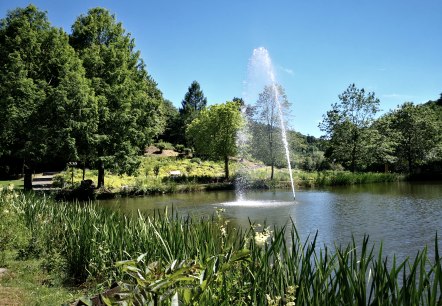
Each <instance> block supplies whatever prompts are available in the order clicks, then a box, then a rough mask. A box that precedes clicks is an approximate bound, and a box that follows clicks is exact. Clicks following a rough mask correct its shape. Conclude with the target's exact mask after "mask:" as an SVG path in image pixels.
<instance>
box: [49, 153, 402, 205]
mask: <svg viewBox="0 0 442 306" xmlns="http://www.w3.org/2000/svg"><path fill="white" fill-rule="evenodd" d="M231 164H232V165H231V172H232V176H231V178H230V180H227V181H226V180H225V179H224V177H223V175H224V173H223V169H224V168H223V164H222V163H219V162H213V161H201V160H200V159H198V158H193V159H185V158H184V159H177V158H175V157H158V156H149V157H143V158H142V162H141V165H140V168H139V170H138V172H137V173H136V174H135V175H133V176H128V175H117V174H113V173H111V172H107V173H106V179H105V188H104V190H103V191H102V192H105V193H110V194H120V195H124V196H137V195H152V194H163V193H177V192H195V191H206V190H222V189H232V188H234V186H233V185H234V184H235V183H238V182H239V183H240V184H242V187H243V188H251V189H260V188H291V185H290V184H289V181H290V176H289V173H288V171H287V169H275V173H274V179H273V180H270V179H269V177H270V167H266V166H264V165H262V164H253V163H249V164H248V165H247V166H246V167H244V165H243V164H239V163H238V162H236V161H232V162H231ZM172 171H179V173H180V175H179V176H175V177H172V176H171V175H170V173H171V172H172ZM97 174H98V173H97V171H96V170H87V171H86V175H85V179H90V180H92V181H96V179H97ZM293 177H294V182H295V185H296V188H312V187H324V186H336V185H354V184H366V183H380V182H393V181H398V180H403V179H404V176H402V175H398V174H393V173H370V172H369V173H352V172H347V171H322V172H303V171H298V170H294V171H293ZM82 179H83V177H82V171H81V170H80V169H74V171H73V182H74V185H72V172H71V170H69V171H65V172H63V173H61V174H60V175H59V176H57V177H56V179H55V181H56V184H57V186H59V187H63V186H64V187H65V188H67V189H70V188H72V186H77V187H78V186H79V185H80V182H81V180H82Z"/></svg>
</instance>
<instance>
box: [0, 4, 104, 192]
mask: <svg viewBox="0 0 442 306" xmlns="http://www.w3.org/2000/svg"><path fill="white" fill-rule="evenodd" d="M0 42H1V43H0V66H1V67H2V73H1V74H0V107H1V108H2V112H1V114H0V131H1V132H0V148H1V149H0V157H1V158H2V161H3V162H7V163H9V164H10V165H11V164H14V163H17V161H19V160H20V161H21V162H22V163H23V168H24V170H25V186H24V187H25V189H30V188H32V185H30V184H31V180H30V174H31V173H32V169H33V167H35V166H36V165H38V164H41V163H51V164H65V163H66V162H67V161H69V160H75V159H77V158H78V157H79V156H82V155H84V154H86V153H87V152H86V150H87V145H86V144H88V143H90V142H91V141H92V138H93V135H94V133H95V131H96V116H97V104H96V99H95V97H94V93H93V91H92V89H91V87H90V82H89V81H88V80H87V79H86V77H85V71H84V69H83V68H82V65H81V61H80V60H79V58H78V57H77V55H76V53H75V51H74V50H73V49H72V47H71V46H70V45H69V41H68V35H67V34H66V33H64V32H63V31H62V30H61V29H56V28H54V27H52V26H51V25H50V23H49V21H48V20H47V17H46V13H44V12H40V11H39V10H38V9H37V8H36V7H35V6H33V5H29V6H28V7H26V8H19V9H16V10H14V11H11V12H9V13H8V15H7V16H6V18H5V19H2V20H1V22H0Z"/></svg>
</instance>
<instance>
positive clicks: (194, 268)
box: [0, 194, 442, 305]
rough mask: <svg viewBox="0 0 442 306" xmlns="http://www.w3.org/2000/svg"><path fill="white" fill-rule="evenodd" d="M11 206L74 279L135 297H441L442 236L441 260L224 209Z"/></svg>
mask: <svg viewBox="0 0 442 306" xmlns="http://www.w3.org/2000/svg"><path fill="white" fill-rule="evenodd" d="M5 205H9V206H8V207H15V208H16V209H15V210H14V213H15V214H17V215H18V216H19V218H20V219H21V220H22V222H23V224H25V225H26V227H28V228H29V230H30V231H32V232H34V233H35V237H37V238H38V243H39V244H40V245H41V246H43V249H45V250H46V251H45V254H47V255H46V256H54V254H59V255H57V256H62V258H63V259H62V260H60V261H59V260H56V261H58V262H59V263H61V264H62V265H63V266H64V267H65V271H66V272H67V273H68V274H67V277H73V278H74V280H75V281H76V282H84V281H85V280H88V281H89V282H93V283H95V284H96V283H97V282H103V283H102V285H103V286H104V287H107V286H108V284H110V283H112V282H114V281H118V282H119V285H120V288H121V289H122V291H121V292H120V294H119V297H120V299H121V298H124V299H126V301H127V302H128V303H129V305H130V303H131V302H135V301H136V300H137V299H140V298H144V299H146V302H147V301H148V300H150V301H154V300H155V299H157V301H158V302H159V301H160V299H162V300H163V301H164V302H166V301H167V302H168V303H170V302H172V303H176V302H177V301H180V300H181V301H183V302H185V303H187V304H190V303H193V304H195V305H220V304H229V305H265V304H267V303H269V304H272V305H274V303H277V301H280V302H281V301H287V304H288V303H289V302H290V303H292V304H290V305H293V303H294V302H296V303H298V304H301V305H324V304H333V305H335V304H336V305H338V304H345V305H354V304H358V305H360V304H363V305H365V304H367V305H390V304H391V305H407V303H410V302H411V303H412V304H413V305H418V304H419V305H435V304H437V301H440V299H442V296H441V294H442V293H441V291H440V286H442V268H441V258H440V254H439V248H438V243H437V241H438V239H437V237H436V238H435V246H434V256H433V258H434V260H430V258H429V256H428V254H427V248H424V249H423V250H422V251H421V252H419V253H418V254H417V255H416V256H415V257H414V258H411V259H410V258H407V259H405V260H404V261H403V262H398V261H397V260H396V258H395V257H393V258H392V259H389V258H388V257H384V255H383V252H382V245H380V246H379V247H377V251H376V252H375V251H374V250H375V247H374V246H373V245H371V244H370V243H369V242H368V237H365V238H364V239H363V241H361V242H360V243H356V242H355V241H354V240H353V241H352V242H350V243H349V244H348V245H346V246H345V245H344V246H335V247H334V248H329V247H327V246H319V245H318V243H317V242H316V238H317V235H316V236H314V237H309V238H307V239H306V240H304V241H301V239H300V237H299V235H298V233H297V231H296V228H295V226H294V224H289V228H273V229H270V228H268V227H266V226H265V225H264V226H261V225H258V224H253V223H252V224H250V227H249V228H247V229H242V230H239V229H235V228H232V227H231V226H229V224H228V223H227V222H226V221H225V220H224V219H223V217H222V212H221V211H218V212H217V215H214V216H213V217H212V218H211V219H209V220H207V219H206V218H203V219H200V220H195V219H191V218H189V217H186V218H182V217H178V216H176V215H175V214H174V212H173V211H172V212H171V213H169V212H168V211H167V210H165V211H164V213H162V214H157V213H156V214H155V215H153V216H152V215H151V216H148V215H144V214H142V213H138V214H137V215H133V216H124V215H122V214H121V213H119V212H117V211H109V210H106V209H103V208H100V207H97V206H94V205H91V204H89V205H78V204H72V203H70V204H69V205H65V203H54V202H52V201H51V200H50V199H47V198H35V197H29V196H25V195H23V194H19V195H18V197H12V198H5V197H4V194H2V195H1V197H0V208H1V209H4V208H5V207H6V206H5ZM207 221H210V222H207ZM0 222H2V219H0ZM141 254H142V255H141ZM140 255H141V256H140ZM134 258H137V259H136V260H134ZM117 262H119V264H117V266H115V264H116V263H117ZM57 265H58V264H57V263H56V262H54V264H51V263H49V264H45V266H46V267H56V266H57ZM89 284H92V283H89ZM115 298H117V297H115ZM174 301H175V302H174ZM108 302H111V301H109V300H108Z"/></svg>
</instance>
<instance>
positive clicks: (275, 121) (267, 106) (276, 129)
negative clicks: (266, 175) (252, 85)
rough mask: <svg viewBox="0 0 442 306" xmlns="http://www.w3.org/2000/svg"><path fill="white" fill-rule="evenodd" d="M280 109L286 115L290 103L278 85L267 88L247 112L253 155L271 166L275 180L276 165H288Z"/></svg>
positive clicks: (271, 174) (271, 176)
mask: <svg viewBox="0 0 442 306" xmlns="http://www.w3.org/2000/svg"><path fill="white" fill-rule="evenodd" d="M278 104H279V105H278ZM279 107H281V113H285V114H286V113H287V112H288V110H289V108H290V103H289V101H288V99H287V95H286V94H285V90H284V88H283V87H282V86H281V85H278V84H276V85H268V86H265V87H264V89H263V91H262V92H261V93H260V94H259V96H258V100H257V102H256V104H255V105H254V106H253V107H251V109H250V110H249V111H246V112H247V113H248V117H249V122H250V124H251V126H250V128H249V130H250V132H251V134H252V143H253V145H252V155H253V156H254V157H255V158H258V159H259V160H262V161H264V163H266V164H267V165H270V167H271V173H270V179H273V175H274V167H275V166H276V165H278V166H282V164H286V159H285V157H284V154H285V153H284V147H283V142H282V137H281V135H282V134H281V123H280V114H279V112H280V110H279ZM284 125H286V123H284Z"/></svg>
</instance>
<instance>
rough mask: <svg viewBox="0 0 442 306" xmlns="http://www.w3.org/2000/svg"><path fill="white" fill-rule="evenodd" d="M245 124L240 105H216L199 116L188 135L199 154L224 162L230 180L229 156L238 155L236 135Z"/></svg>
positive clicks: (231, 103)
mask: <svg viewBox="0 0 442 306" xmlns="http://www.w3.org/2000/svg"><path fill="white" fill-rule="evenodd" d="M243 124H244V122H243V118H242V116H241V112H240V111H239V105H238V103H236V102H226V103H224V104H215V105H211V106H209V107H208V108H205V109H203V110H202V111H201V112H200V113H199V114H198V115H197V117H196V118H195V119H194V120H193V121H192V122H191V123H190V124H189V126H188V127H187V130H186V135H187V137H188V138H189V139H191V141H192V143H194V145H195V150H196V152H197V153H199V154H202V155H205V156H207V157H210V158H213V159H222V160H224V166H225V167H224V169H225V176H226V178H229V156H235V155H236V154H237V150H238V147H237V145H236V134H237V132H238V130H239V129H240V128H241V127H242V126H243Z"/></svg>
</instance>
